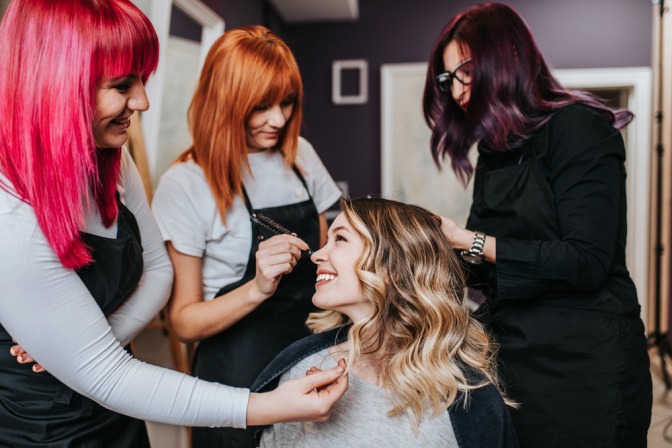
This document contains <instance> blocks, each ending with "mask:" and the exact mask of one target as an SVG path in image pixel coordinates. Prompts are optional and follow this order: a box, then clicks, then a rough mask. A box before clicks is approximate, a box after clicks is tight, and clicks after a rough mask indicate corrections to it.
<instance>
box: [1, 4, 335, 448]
mask: <svg viewBox="0 0 672 448" xmlns="http://www.w3.org/2000/svg"><path fill="white" fill-rule="evenodd" d="M158 51H159V47H158V39H157V36H156V33H155V31H154V28H153V27H152V25H151V23H150V21H149V19H147V17H145V16H144V15H143V14H142V13H141V12H140V10H138V9H137V8H136V7H135V6H134V5H133V4H132V3H131V2H130V1H128V0H106V1H95V2H94V1H91V0H14V1H13V2H12V3H11V4H10V5H9V8H8V9H7V13H6V15H5V17H4V19H3V22H2V24H1V25H0V73H2V76H0V98H2V101H0V229H2V232H0V254H2V256H0V446H3V447H6V446H12V447H37V446H41V447H45V446H48V447H72V446H77V447H84V446H87V447H91V446H104V447H115V448H125V447H133V448H138V447H143V446H148V445H149V443H148V440H147V433H146V429H145V423H144V421H143V420H152V421H157V422H163V423H170V424H177V425H193V426H236V427H245V426H246V425H259V424H263V423H264V422H267V423H268V422H278V421H287V420H294V419H298V420H301V419H324V418H326V416H328V413H329V410H330V408H331V406H332V405H333V402H334V401H335V400H336V399H337V398H338V397H340V395H341V394H342V393H343V392H344V391H345V389H346V388H347V378H345V377H344V378H342V379H341V380H339V381H338V382H337V383H336V384H334V385H333V386H332V387H331V388H330V389H329V390H324V391H323V390H322V389H320V392H317V391H316V390H315V388H316V387H320V383H328V382H331V381H334V380H335V379H336V378H338V377H339V376H340V375H341V374H342V373H343V372H342V371H343V369H339V370H336V371H332V372H330V373H328V374H327V375H325V376H324V377H323V378H321V379H320V380H319V381H307V382H298V383H295V384H294V385H293V386H291V387H290V388H287V389H285V390H284V392H281V393H279V394H275V395H273V393H270V394H250V392H249V390H245V389H241V388H233V387H227V386H224V385H222V384H215V383H209V382H206V381H202V380H197V379H195V378H193V377H190V376H188V375H185V374H182V373H179V372H175V371H171V370H168V369H163V368H159V367H156V366H151V365H147V364H145V363H143V362H140V361H138V360H137V359H134V358H133V357H132V356H131V355H130V354H129V353H128V352H127V351H125V350H124V348H123V347H124V346H125V345H127V344H128V343H129V341H131V340H132V339H133V338H134V337H135V336H136V335H137V334H138V333H139V332H140V331H141V330H142V329H143V328H144V327H145V325H146V324H147V323H148V322H149V320H151V319H152V317H153V316H155V315H156V313H157V312H158V311H159V310H160V309H161V308H162V307H163V306H164V304H165V302H166V300H167V299H168V295H169V294H170V288H171V281H172V278H173V272H172V268H171V265H170V260H169V258H168V255H167V254H166V249H165V245H164V244H163V241H162V239H161V236H160V234H159V231H158V229H157V226H156V222H155V221H154V220H153V218H152V215H151V213H150V210H149V205H148V204H147V199H146V196H145V192H144V190H143V186H142V182H141V180H140V176H139V174H138V171H137V169H136V168H135V166H134V165H133V161H132V160H131V158H130V156H129V154H128V152H127V151H126V150H124V149H123V148H122V146H123V145H124V144H125V143H126V140H127V138H128V135H127V129H128V126H129V119H130V116H131V115H132V114H133V113H134V112H136V111H143V110H146V109H147V108H148V107H149V103H148V100H147V95H146V94H145V88H144V82H145V81H146V80H147V78H148V77H149V75H150V74H151V73H152V72H153V71H154V69H155V68H156V65H157V61H158ZM12 338H14V339H16V342H17V343H18V344H20V347H19V346H17V345H15V343H14V342H13V341H12ZM23 349H25V351H27V352H28V353H30V355H32V356H30V355H28V353H26V352H24V351H23ZM12 355H15V356H17V358H18V361H19V362H17V360H16V359H15V358H14V357H13V356H12ZM33 358H34V359H35V360H36V361H38V362H39V363H40V365H41V366H42V367H43V368H45V369H46V370H47V372H46V373H45V372H42V373H35V371H36V370H39V369H37V367H36V366H32V368H31V364H32V360H33Z"/></svg>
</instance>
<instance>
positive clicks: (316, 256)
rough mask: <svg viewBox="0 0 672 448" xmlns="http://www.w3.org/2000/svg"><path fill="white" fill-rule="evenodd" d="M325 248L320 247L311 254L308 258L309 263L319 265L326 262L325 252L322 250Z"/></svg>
mask: <svg viewBox="0 0 672 448" xmlns="http://www.w3.org/2000/svg"><path fill="white" fill-rule="evenodd" d="M325 248H326V246H324V247H322V248H321V249H320V250H317V251H315V252H313V255H311V256H310V261H312V262H313V263H315V264H320V263H322V262H324V261H325V260H326V251H325V250H324V249H325Z"/></svg>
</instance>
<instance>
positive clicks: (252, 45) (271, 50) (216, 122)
mask: <svg viewBox="0 0 672 448" xmlns="http://www.w3.org/2000/svg"><path fill="white" fill-rule="evenodd" d="M287 100H292V101H293V102H294V109H293V112H292V116H291V117H290V118H289V120H287V123H286V124H285V127H284V128H283V129H282V132H281V134H280V139H279V142H278V147H277V150H279V151H280V152H281V153H282V154H283V156H284V160H285V164H286V165H287V166H289V167H291V166H292V165H293V164H294V162H295V159H296V153H297V148H298V141H299V133H300V131H301V115H302V111H301V103H302V101H303V83H302V81H301V74H300V72H299V67H298V65H297V63H296V60H295V59H294V55H293V54H292V51H291V50H290V49H289V47H288V46H287V44H285V42H283V41H282V39H280V38H279V37H278V36H277V35H276V34H274V33H273V32H271V31H270V30H269V29H268V28H265V27H263V26H261V25H251V26H244V27H240V28H233V29H231V30H229V31H226V32H225V33H224V34H223V35H222V36H221V37H220V38H219V39H217V40H216V41H215V43H214V44H213V45H212V47H211V48H210V51H209V52H208V55H207V56H206V58H205V62H204V63H203V69H202V70H201V74H200V77H199V79H198V83H197V84H196V91H195V92H194V96H193V98H192V100H191V104H190V105H189V110H188V111H187V120H188V123H189V130H190V131H191V135H192V137H193V142H194V143H193V145H192V146H191V147H190V148H188V149H187V150H186V151H185V152H184V153H182V154H181V155H180V156H179V157H178V158H177V161H176V162H184V161H186V160H193V161H194V162H195V163H196V164H198V165H199V166H200V167H201V169H202V170H203V174H204V175H205V179H206V181H207V182H208V185H209V186H210V190H211V191H212V195H213V196H214V198H215V201H216V202H217V208H218V210H219V213H220V216H221V218H222V221H223V222H226V211H227V210H228V209H229V207H230V206H231V204H232V203H233V199H234V197H235V196H236V195H238V196H242V188H241V183H242V176H243V169H249V162H248V158H247V141H246V134H245V126H246V123H247V119H248V118H249V117H250V115H251V114H252V112H253V111H254V109H255V108H256V107H259V106H268V105H272V104H276V103H280V102H283V101H287Z"/></svg>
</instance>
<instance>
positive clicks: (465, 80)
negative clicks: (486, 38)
mask: <svg viewBox="0 0 672 448" xmlns="http://www.w3.org/2000/svg"><path fill="white" fill-rule="evenodd" d="M472 76H473V69H472V64H471V58H467V59H465V60H464V61H462V62H460V63H459V64H458V66H457V67H455V69H454V70H453V71H452V72H451V71H450V70H446V71H445V72H443V73H441V74H440V75H439V76H437V77H436V83H437V84H438V85H439V90H441V91H442V92H445V93H449V92H450V91H451V89H452V88H453V79H457V80H458V81H459V82H460V84H462V85H463V86H468V85H469V84H471V78H472Z"/></svg>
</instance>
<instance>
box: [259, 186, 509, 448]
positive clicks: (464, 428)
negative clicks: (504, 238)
mask: <svg viewBox="0 0 672 448" xmlns="http://www.w3.org/2000/svg"><path fill="white" fill-rule="evenodd" d="M342 209H343V212H342V213H341V214H340V215H339V216H338V217H337V218H336V220H335V221H334V222H333V224H332V225H331V228H330V229H329V232H328V242H327V244H326V246H324V247H323V248H322V249H320V250H319V251H317V252H315V253H314V254H313V255H312V261H313V262H314V263H315V264H317V283H316V287H317V288H316V292H315V295H314V296H313V303H314V304H315V305H316V306H317V307H319V308H321V309H324V310H327V311H324V312H321V313H314V314H312V315H311V316H310V317H309V319H308V322H307V323H308V325H309V327H310V328H311V330H313V332H317V334H314V335H311V336H308V337H307V338H304V339H302V340H299V341H298V342H296V343H294V344H293V345H291V346H290V347H289V348H287V349H286V350H284V351H283V352H282V353H281V354H280V355H278V357H277V358H276V359H275V360H274V361H273V362H271V364H270V365H269V366H268V367H267V368H266V370H264V372H262V374H261V375H260V377H259V378H258V379H257V381H256V383H255V384H254V385H253V386H252V389H253V390H257V391H262V390H270V389H273V388H274V387H275V386H276V385H277V384H278V381H279V382H280V383H283V382H285V381H288V380H290V379H292V378H298V377H303V376H305V375H307V374H308V375H309V374H311V373H314V372H317V371H319V370H323V369H328V368H331V367H333V366H336V365H337V361H338V360H339V359H341V358H345V359H347V365H348V368H347V370H348V373H349V381H350V386H349V390H348V392H347V393H346V394H345V395H344V396H343V397H342V398H341V400H340V401H339V402H338V403H336V405H335V406H334V408H333V410H332V413H331V418H330V419H329V421H326V422H321V423H281V424H276V425H273V426H271V427H267V428H266V429H264V431H263V434H262V435H261V439H260V446H261V447H288V446H292V447H308V446H310V447H316V446H318V447H343V446H348V447H372V446H384V447H386V448H387V447H405V448H406V447H410V446H422V447H439V446H440V447H488V448H493V447H517V446H518V442H517V439H516V436H515V433H514V430H513V426H512V424H511V419H510V417H509V414H508V410H507V407H506V403H505V399H504V398H503V396H502V394H501V393H500V389H499V386H498V384H499V381H498V378H497V373H496V360H495V348H494V346H493V344H492V342H491V340H490V339H489V337H488V335H487V334H486V331H485V329H484V327H483V326H482V324H481V323H479V322H478V321H477V320H475V319H474V318H473V317H472V316H471V315H470V312H469V309H468V306H467V304H466V303H465V301H464V300H463V291H464V279H463V274H462V270H461V267H460V264H459V262H458V260H457V257H456V256H455V254H454V252H453V251H452V249H451V248H450V245H449V244H448V242H447V241H446V239H445V236H444V235H443V233H442V232H441V229H440V222H441V220H440V218H439V217H437V216H435V215H433V214H431V213H430V212H428V211H427V210H424V209H422V208H420V207H417V206H413V205H407V204H402V203H399V202H395V201H391V200H384V199H356V200H350V201H342ZM446 411H447V412H446Z"/></svg>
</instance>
